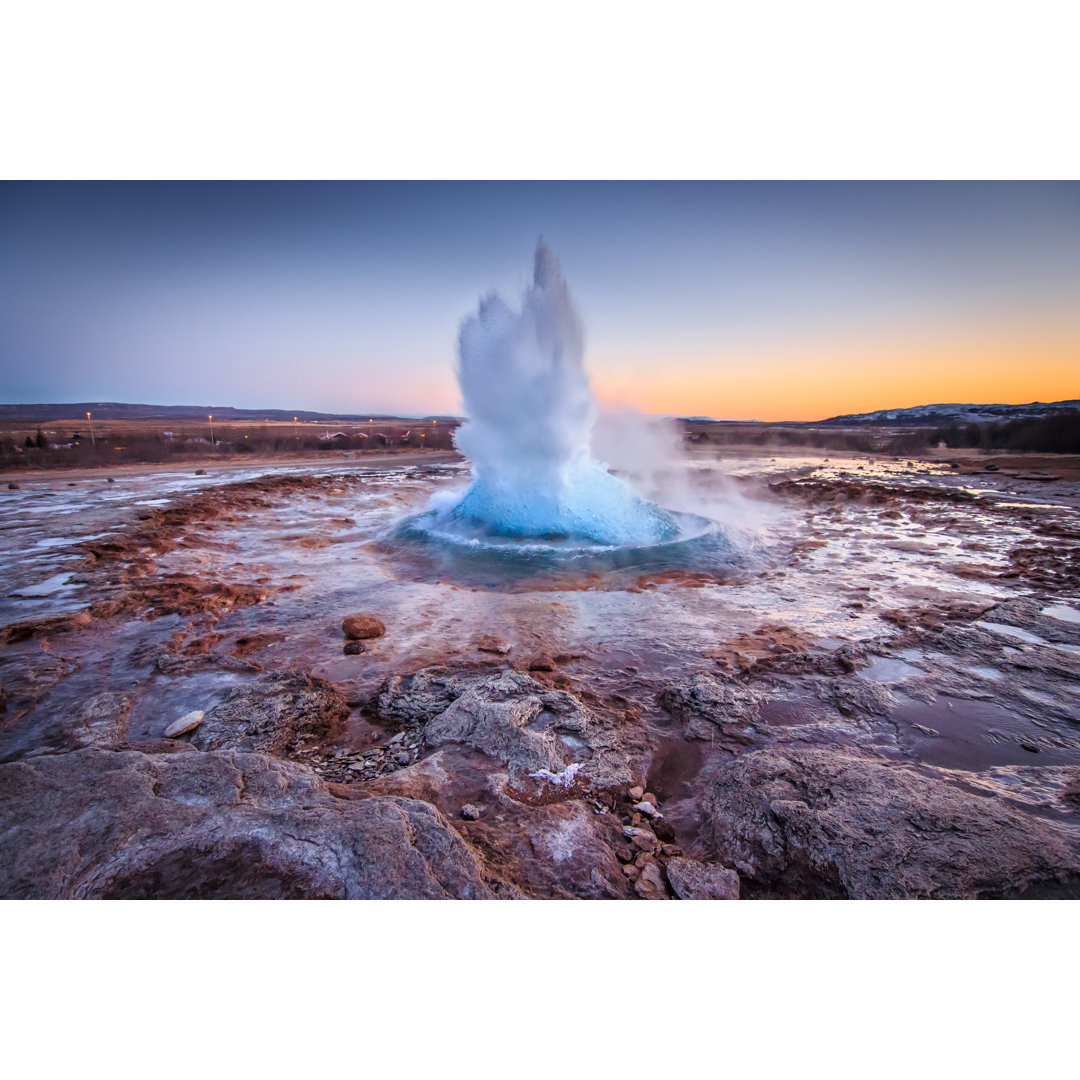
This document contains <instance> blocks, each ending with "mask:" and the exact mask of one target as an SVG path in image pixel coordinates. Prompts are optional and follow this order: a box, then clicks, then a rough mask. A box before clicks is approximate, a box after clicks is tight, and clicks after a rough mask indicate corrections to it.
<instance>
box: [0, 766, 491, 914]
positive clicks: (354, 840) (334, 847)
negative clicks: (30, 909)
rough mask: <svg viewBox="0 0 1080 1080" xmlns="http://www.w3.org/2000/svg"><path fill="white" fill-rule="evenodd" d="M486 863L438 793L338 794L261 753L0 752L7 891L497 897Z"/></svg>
mask: <svg viewBox="0 0 1080 1080" xmlns="http://www.w3.org/2000/svg"><path fill="white" fill-rule="evenodd" d="M482 869H483V868H482V864H481V863H480V862H479V861H478V859H477V856H476V855H475V854H474V853H473V851H472V850H471V849H470V848H469V847H468V846H467V845H466V844H465V842H464V841H463V840H462V839H461V837H460V836H459V835H458V834H457V833H456V832H455V831H454V830H453V829H452V828H451V827H450V825H449V823H448V822H447V821H446V819H445V818H443V817H442V815H441V814H439V813H438V811H437V810H435V808H434V807H432V806H430V805H429V804H427V803H424V802H419V801H416V800H412V799H402V798H395V797H391V796H385V797H376V798H367V799H361V800H356V801H350V800H343V799H339V798H335V797H334V796H333V795H331V794H330V792H329V790H328V789H327V787H326V785H325V783H323V781H322V780H321V779H320V778H319V777H318V776H317V775H316V774H315V773H314V772H313V771H312V770H311V769H309V768H308V767H307V766H304V765H300V764H297V763H295V762H286V761H280V760H277V759H275V758H272V757H269V756H267V755H265V754H252V753H240V752H234V751H209V752H206V753H179V754H143V753H134V752H131V751H103V750H96V749H87V750H77V751H73V752H71V753H67V754H55V755H48V756H43V757H37V758H34V759H32V760H28V761H19V762H14V763H11V764H7V765H0V897H4V898H6V899H84V898H98V899H151V898H153V899H191V900H194V899H279V898H282V899H283V898H294V899H333V898H339V899H441V898H455V899H489V898H492V897H493V895H494V894H493V893H492V892H491V890H490V889H489V888H488V886H487V885H486V884H485V881H484V877H483V873H482Z"/></svg>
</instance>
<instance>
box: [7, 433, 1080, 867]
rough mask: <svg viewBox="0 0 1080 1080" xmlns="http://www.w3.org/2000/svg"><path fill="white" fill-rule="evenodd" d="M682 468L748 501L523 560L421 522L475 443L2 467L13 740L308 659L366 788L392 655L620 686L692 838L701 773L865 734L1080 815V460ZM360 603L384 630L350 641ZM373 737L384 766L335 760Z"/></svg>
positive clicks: (655, 780)
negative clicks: (755, 753) (336, 709)
mask: <svg viewBox="0 0 1080 1080" xmlns="http://www.w3.org/2000/svg"><path fill="white" fill-rule="evenodd" d="M679 471H680V476H679V488H680V491H681V492H682V495H681V498H682V501H683V505H680V506H678V507H677V509H679V510H684V511H692V512H696V513H700V514H702V515H704V516H706V517H710V518H713V519H715V520H718V521H719V522H720V523H721V525H727V526H729V527H728V529H727V530H726V531H725V532H724V533H722V534H720V541H717V539H716V537H715V535H713V534H710V536H709V537H707V538H705V540H704V541H702V540H698V541H693V542H690V543H688V544H686V545H683V546H676V547H675V548H672V549H671V550H669V551H666V552H663V553H655V552H654V553H649V552H637V553H620V554H618V555H612V556H610V557H606V556H604V555H603V554H601V555H599V556H597V555H595V554H593V555H590V557H589V558H587V559H582V560H572V559H571V560H563V561H559V562H557V563H555V564H552V563H550V562H543V561H540V562H537V563H534V564H531V565H529V566H527V567H525V568H524V569H523V568H522V566H521V565H520V564H516V565H515V566H514V568H513V572H508V571H507V568H506V564H505V563H501V562H500V561H499V560H498V559H492V558H488V557H487V556H485V555H484V554H483V553H480V555H477V554H476V553H475V552H473V553H471V554H470V553H465V554H464V555H461V554H455V555H451V556H448V555H447V554H446V553H444V552H440V551H438V550H432V548H431V546H430V545H425V544H422V543H415V542H413V541H410V540H407V539H405V538H403V537H402V535H401V532H400V529H401V524H402V522H403V521H405V520H406V519H407V518H408V517H409V516H410V515H413V514H416V513H417V512H419V511H420V510H422V509H423V508H424V507H425V506H426V504H427V502H428V500H429V499H430V497H431V496H432V494H433V493H435V492H437V491H439V490H442V489H445V488H448V487H453V486H461V485H463V484H464V483H465V482H466V480H467V477H468V471H467V467H466V466H465V465H464V464H460V463H431V464H428V463H420V464H409V465H401V466H379V465H373V466H369V467H361V466H358V465H356V464H355V463H347V464H340V465H333V466H326V465H308V466H292V467H286V468H277V469H274V468H257V469H251V470H241V469H237V470H216V471H215V472H214V473H213V474H212V475H207V476H196V475H194V474H193V473H192V472H190V471H177V472H147V473H145V474H141V475H138V474H131V473H128V474H125V475H123V476H122V477H119V478H117V479H116V480H115V482H112V483H110V482H108V481H107V480H103V479H100V478H94V479H89V478H88V479H77V480H71V479H64V480H61V481H50V480H49V479H48V478H44V479H40V480H37V479H35V480H32V481H26V482H21V483H20V486H19V487H18V488H17V489H14V490H6V489H5V490H2V491H0V579H2V580H3V582H4V586H3V595H2V596H0V627H2V629H0V633H2V634H3V638H4V642H5V643H4V646H3V649H2V652H0V686H2V688H3V693H4V698H5V701H4V708H5V711H4V712H3V713H2V714H0V721H2V727H0V759H2V760H7V761H12V760H17V759H19V758H20V757H23V756H25V755H33V754H36V753H40V752H42V749H43V748H46V749H47V746H48V740H49V736H48V735H47V732H48V731H50V730H52V729H54V728H55V729H57V730H59V729H60V728H62V727H63V723H64V718H65V716H68V715H70V714H71V713H72V712H74V711H78V710H79V709H84V708H85V706H86V703H87V702H88V701H90V700H98V699H101V696H102V695H110V694H112V695H120V696H121V697H122V698H123V700H124V702H125V705H124V707H125V708H126V709H128V710H129V714H130V718H129V724H128V728H127V737H128V738H129V739H130V740H135V741H138V740H153V739H160V738H161V737H162V736H163V734H164V732H165V729H166V728H167V727H168V726H169V725H170V724H171V723H172V722H173V721H175V720H177V719H178V718H179V717H181V716H183V715H184V714H186V713H188V712H190V711H191V710H210V709H211V708H213V707H214V706H215V705H216V704H218V703H220V702H221V701H223V700H224V699H225V698H226V697H227V695H228V694H229V693H230V692H232V691H233V690H235V688H236V687H237V686H242V685H244V683H245V682H246V681H250V680H252V679H254V678H256V677H257V676H258V675H259V674H261V673H263V672H267V671H277V670H286V669H288V670H299V671H303V672H308V673H311V674H312V675H314V676H316V677H319V678H322V679H326V680H329V681H330V682H332V683H333V684H335V685H336V686H338V687H339V688H340V689H341V691H342V694H343V696H344V698H345V699H346V701H347V702H349V703H350V707H351V713H350V717H349V720H348V723H347V725H346V727H345V729H344V734H343V735H341V736H340V737H338V738H336V739H335V741H334V742H333V744H332V745H322V746H319V747H318V748H315V747H308V748H307V752H308V753H309V754H311V755H312V757H311V760H312V761H313V762H314V763H315V766H316V768H317V769H319V770H320V771H321V772H322V773H323V775H324V776H326V777H327V778H328V779H331V780H333V781H334V782H338V783H343V784H344V783H352V784H357V785H363V784H364V783H367V782H370V781H372V780H373V779H379V778H382V779H385V777H386V776H388V775H390V774H393V773H394V772H395V771H398V770H401V769H407V768H409V767H411V766H412V764H413V762H414V761H416V760H417V758H423V757H424V756H425V754H426V753H427V752H428V751H427V750H426V749H425V747H424V745H423V743H422V741H417V740H412V739H410V741H409V742H408V746H407V747H406V750H407V752H406V753H404V756H402V751H401V750H400V749H397V750H394V751H393V752H388V750H387V740H388V735H389V732H388V731H387V730H386V729H385V728H384V727H383V726H382V725H380V723H379V721H378V717H376V716H374V715H373V713H372V710H371V708H370V704H369V703H370V702H371V700H372V698H373V695H375V693H376V691H377V690H378V689H379V687H380V686H381V685H383V684H384V682H385V680H387V679H388V678H389V677H391V676H393V675H401V674H407V673H410V672H414V671H417V670H419V669H422V668H425V667H427V666H429V665H432V664H442V665H448V666H449V667H451V668H452V667H454V666H462V667H468V668H470V669H473V670H475V669H477V668H479V669H481V670H488V669H490V670H491V671H498V670H501V669H504V668H507V667H509V668H516V669H518V670H521V671H528V670H530V669H531V671H532V677H534V678H536V679H538V680H540V681H541V682H543V683H544V684H545V685H550V686H552V687H561V688H563V689H568V690H571V691H573V692H576V693H582V694H586V695H592V697H593V699H594V700H595V701H596V702H598V703H600V704H598V705H597V707H598V708H610V707H611V703H612V702H616V703H626V707H627V708H628V709H631V710H632V711H633V713H634V715H635V717H636V718H637V719H636V722H638V723H639V724H640V725H641V730H642V731H643V732H644V733H645V734H644V737H645V739H646V742H647V744H648V745H647V747H646V749H645V752H644V754H645V756H644V759H643V760H644V761H645V769H646V774H645V777H644V779H645V783H644V785H643V786H644V787H645V788H646V789H648V790H650V791H651V792H652V793H653V794H655V796H656V798H657V799H658V801H659V804H660V806H661V808H662V810H663V812H664V814H665V815H666V820H668V821H669V822H670V823H671V826H672V828H673V830H674V833H675V841H677V844H678V845H679V846H680V847H681V849H682V850H683V851H685V852H687V853H690V854H694V853H701V852H702V851H703V850H704V849H703V847H702V843H703V841H702V837H701V835H700V827H701V820H702V811H701V805H700V795H701V791H702V790H703V786H704V785H706V784H707V782H708V779H709V777H710V775H711V771H713V770H715V769H716V768H717V767H719V766H720V765H722V764H723V763H724V762H727V761H730V760H731V758H732V756H733V755H738V754H739V753H740V752H742V748H743V747H745V746H755V747H760V746H768V745H793V746H794V745H797V746H850V747H855V748H858V749H859V750H860V752H866V753H871V754H874V755H877V756H880V757H881V758H882V759H884V760H890V761H903V762H907V763H910V764H912V765H914V766H917V767H918V768H920V769H923V770H925V772H926V774H927V775H933V776H935V777H943V778H946V779H948V780H949V782H950V783H955V784H959V785H962V786H963V787H965V788H968V789H970V790H974V791H978V792H979V793H981V794H985V795H988V796H990V797H992V798H993V799H996V800H1002V801H1004V802H1005V803H1007V804H1008V805H1009V806H1012V807H1014V808H1018V809H1020V810H1022V811H1023V812H1024V813H1028V814H1032V815H1035V816H1037V817H1041V818H1043V819H1047V820H1052V821H1053V822H1055V823H1056V824H1057V825H1058V826H1060V827H1061V828H1063V829H1064V830H1066V831H1068V832H1077V833H1080V813H1078V809H1080V808H1078V807H1077V805H1076V803H1075V801H1071V800H1069V799H1063V798H1062V792H1063V791H1064V790H1066V789H1067V787H1068V785H1069V784H1070V783H1071V782H1072V778H1073V777H1074V775H1075V774H1074V772H1073V770H1074V769H1076V768H1077V767H1080V561H1078V560H1080V555H1078V553H1080V484H1077V483H1074V482H1067V481H1061V480H1052V479H1050V480H1048V479H1044V478H1043V477H1042V476H1035V477H1033V478H1028V477H1026V475H1025V474H1020V473H1017V471H1015V470H1014V471H1013V473H1012V474H1009V475H1006V474H1003V473H1002V472H1000V471H998V472H996V473H987V474H982V475H978V476H972V475H970V473H968V474H964V475H961V474H960V472H959V470H957V469H953V468H951V467H950V466H949V465H948V464H937V463H927V462H920V461H908V460H902V461H898V460H892V459H889V460H882V459H877V460H874V459H870V458H856V457H846V458H843V459H838V458H835V457H834V458H831V459H830V458H828V457H827V456H825V455H806V456H803V457H795V456H791V455H788V456H784V457H780V456H778V457H772V456H770V455H769V454H768V453H765V454H762V455H760V456H739V457H722V456H718V455H717V454H716V453H715V452H713V453H695V454H693V455H691V456H690V457H689V458H688V461H687V463H686V466H685V468H682V467H680V470H679ZM691 504H692V505H691ZM353 612H364V613H369V614H372V615H375V616H377V617H378V618H379V619H380V620H381V621H382V622H383V623H384V624H385V627H386V633H385V635H384V636H381V637H378V638H376V639H372V640H368V641H366V642H364V645H363V647H362V651H359V652H356V653H354V654H353V655H346V654H344V653H343V648H342V647H343V638H342V633H341V628H340V624H341V620H342V618H343V617H344V616H346V615H348V614H350V613H353ZM492 638H493V639H497V647H495V648H493V647H492V644H491V641H490V640H487V642H486V644H485V640H486V639H492ZM697 671H705V672H711V673H714V674H715V675H716V676H717V677H719V678H724V679H730V680H736V681H737V682H738V684H739V685H740V686H742V687H746V688H748V689H749V690H750V691H752V692H753V693H755V694H757V695H759V697H760V700H761V702H762V706H761V708H760V711H759V712H757V713H756V715H755V717H754V719H753V721H752V722H748V724H747V725H746V731H745V732H744V733H743V734H742V735H741V736H740V734H739V732H738V731H736V730H727V731H725V732H724V734H723V735H722V736H719V735H718V736H717V737H716V738H712V737H710V738H708V739H703V738H702V737H701V736H700V734H699V735H697V736H688V734H687V732H686V730H684V728H683V727H681V726H680V724H679V723H678V722H676V720H675V719H674V718H673V716H672V714H671V712H670V711H669V710H667V709H665V708H664V707H663V706H662V705H661V704H660V695H661V694H662V691H663V689H664V687H665V686H668V685H670V684H672V683H673V682H675V683H677V682H678V681H679V680H681V679H685V678H686V676H687V674H688V673H690V672H697ZM605 703H606V704H605ZM620 707H622V705H621V704H620ZM43 733H46V734H43ZM567 745H568V746H569V745H571V744H570V743H567ZM380 747H381V748H382V750H381V751H380V750H379V748H380ZM375 751H379V752H378V753H376V752H375ZM363 753H369V754H371V755H372V756H370V757H369V758H368V759H363V760H364V761H369V763H370V767H369V766H368V765H365V767H364V768H363V769H359V768H358V769H356V770H351V771H350V770H349V769H348V768H347V767H345V766H341V765H340V764H339V765H337V766H335V764H334V762H335V761H339V762H340V760H347V761H349V762H353V761H355V760H359V759H357V758H355V755H359V754H363ZM349 755H353V756H352V757H350V756H349ZM463 760H464V759H463ZM484 775H485V774H484V773H483V770H480V771H479V772H478V773H477V776H478V777H479V778H480V779H478V780H477V784H478V785H479V786H478V787H477V788H476V791H475V792H472V796H471V797H472V798H480V797H481V795H482V782H481V781H482V779H483V776H484ZM474 786H475V785H474ZM470 791H471V789H469V788H468V785H467V784H465V785H464V786H463V784H462V783H451V782H450V781H447V784H446V798H445V799H444V800H439V799H435V801H436V802H437V803H438V802H440V801H442V802H444V803H445V805H440V809H442V810H443V811H444V812H445V813H447V814H448V815H451V814H455V813H456V811H457V805H456V803H457V802H459V801H461V800H462V799H464V798H466V797H467V796H469V793H470ZM612 809H614V808H612ZM597 812H600V811H597ZM637 816H638V817H639V818H640V815H637Z"/></svg>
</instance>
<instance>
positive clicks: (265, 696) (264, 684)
mask: <svg viewBox="0 0 1080 1080" xmlns="http://www.w3.org/2000/svg"><path fill="white" fill-rule="evenodd" d="M348 715H349V707H348V705H347V704H346V703H345V699H344V698H343V697H342V696H341V694H340V693H339V692H338V690H337V688H336V687H334V685H333V684H332V683H328V682H326V681H324V680H323V679H316V678H314V677H312V676H311V675H307V674H305V673H304V672H302V671H281V672H275V673H274V674H272V675H263V676H261V677H259V678H257V679H252V680H251V681H250V682H247V683H244V684H242V685H240V686H237V687H234V688H233V689H232V690H230V691H229V692H228V693H227V694H226V696H225V698H224V700H223V701H221V702H219V703H218V704H217V705H215V706H214V707H213V708H212V709H208V710H207V711H206V713H205V714H204V716H203V721H202V723H201V724H200V725H199V726H198V728H197V729H196V730H195V732H194V734H193V735H192V736H191V742H192V743H193V744H194V745H195V746H197V747H198V748H199V749H200V750H257V751H262V752H264V753H268V754H283V753H287V752H288V751H290V750H293V749H295V748H297V744H298V743H299V742H300V741H301V740H304V739H311V740H319V741H325V740H327V739H333V738H335V737H336V736H338V735H339V734H340V733H341V731H342V729H343V726H344V723H345V719H346V717H348Z"/></svg>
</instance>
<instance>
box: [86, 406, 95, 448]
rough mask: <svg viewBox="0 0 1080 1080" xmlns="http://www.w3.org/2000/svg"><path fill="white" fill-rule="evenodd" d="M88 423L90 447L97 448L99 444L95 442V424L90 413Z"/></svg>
mask: <svg viewBox="0 0 1080 1080" xmlns="http://www.w3.org/2000/svg"><path fill="white" fill-rule="evenodd" d="M86 422H87V423H88V424H89V425H90V445H91V446H95V447H96V446H97V443H96V442H94V422H93V421H92V420H91V419H90V414H89V413H87V414H86Z"/></svg>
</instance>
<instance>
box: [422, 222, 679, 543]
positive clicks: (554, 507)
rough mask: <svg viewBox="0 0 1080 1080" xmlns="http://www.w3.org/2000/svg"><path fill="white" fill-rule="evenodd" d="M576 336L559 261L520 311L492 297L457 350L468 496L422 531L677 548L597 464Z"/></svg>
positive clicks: (548, 262) (669, 517) (665, 523)
mask: <svg viewBox="0 0 1080 1080" xmlns="http://www.w3.org/2000/svg"><path fill="white" fill-rule="evenodd" d="M582 351H583V345H582V332H581V323H580V321H579V319H578V317H577V313H576V312H575V311H574V308H573V306H572V304H571V302H570V294H569V292H568V291H567V288H566V285H565V283H564V282H563V280H562V276H561V274H560V272H559V265H558V263H557V262H556V261H555V256H554V255H552V253H551V251H550V250H549V249H548V248H547V247H546V246H545V245H544V244H543V243H541V244H539V245H538V247H537V249H536V263H535V270H534V273H533V282H532V285H531V286H529V288H528V289H527V290H526V292H525V296H524V298H523V300H522V305H521V310H520V311H514V310H513V309H512V308H510V306H509V305H508V304H506V303H505V302H504V301H503V300H502V299H501V298H500V297H498V296H496V295H494V294H492V295H490V296H488V297H486V298H485V299H484V300H483V301H481V304H480V308H479V310H478V311H477V313H476V314H475V315H472V316H470V317H469V318H467V319H466V320H465V321H464V322H463V324H462V327H461V334H460V336H459V340H458V352H459V361H460V363H459V367H458V381H459V383H460V385H461V392H462V396H463V397H464V401H465V408H466V411H467V413H468V416H469V420H468V423H466V424H464V425H463V426H462V427H461V429H460V430H459V432H458V436H457V444H458V446H459V447H460V449H461V451H462V452H463V453H464V454H465V455H466V456H467V457H469V458H470V460H471V461H472V463H473V482H472V485H471V486H470V487H469V489H468V490H467V491H466V492H465V494H464V496H462V497H461V498H460V499H458V500H457V501H456V502H452V503H450V504H449V505H437V506H436V508H435V509H434V510H432V511H431V517H432V518H433V519H434V520H432V521H430V522H429V523H428V529H429V531H431V532H433V533H435V534H436V535H440V536H442V537H444V538H447V539H456V540H458V541H461V540H482V539H495V538H500V537H501V538H504V539H507V540H517V541H523V540H525V541H527V540H535V541H542V542H548V543H551V542H556V543H559V542H561V543H563V544H570V545H574V544H585V545H599V546H611V547H627V546H629V547H644V546H649V545H653V544H658V543H664V542H666V541H670V540H674V539H677V538H679V537H680V534H681V532H682V529H681V526H680V523H679V522H678V521H677V520H676V516H675V515H673V514H671V513H668V512H667V511H666V510H662V509H661V508H660V507H658V506H655V505H654V504H652V503H650V502H647V501H646V500H645V499H642V498H641V497H640V496H639V495H637V494H635V493H634V492H633V491H632V490H631V489H630V487H628V486H627V484H625V483H624V482H623V481H622V480H620V479H619V478H618V477H615V476H612V475H611V473H610V472H608V470H607V468H606V467H605V466H604V465H603V464H601V463H600V462H599V461H597V460H595V459H594V458H593V457H592V454H591V453H590V448H589V440H590V433H591V431H592V427H593V423H594V421H595V419H596V408H595V405H594V403H593V398H592V393H591V391H590V389H589V382H588V379H587V377H586V375H585V369H584V367H583V365H582Z"/></svg>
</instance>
